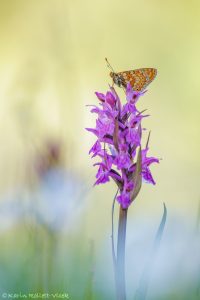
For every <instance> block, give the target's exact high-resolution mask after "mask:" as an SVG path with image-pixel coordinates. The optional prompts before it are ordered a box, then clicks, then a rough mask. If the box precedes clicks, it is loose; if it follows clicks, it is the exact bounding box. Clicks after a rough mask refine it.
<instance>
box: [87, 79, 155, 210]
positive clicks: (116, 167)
mask: <svg viewBox="0 0 200 300" xmlns="http://www.w3.org/2000/svg"><path fill="white" fill-rule="evenodd" d="M144 93H145V92H136V91H134V90H133V89H132V87H131V85H130V84H128V85H127V88H126V103H125V104H124V105H122V103H121V100H120V98H119V96H118V95H117V93H116V91H115V89H114V88H113V87H110V91H108V92H107V93H106V94H102V93H98V92H96V93H95V94H96V96H97V98H98V99H99V100H100V103H99V106H95V105H93V106H92V107H93V108H92V109H91V112H92V113H96V114H97V119H96V127H95V128H86V129H87V130H88V131H90V132H92V133H93V134H95V136H96V137H97V140H96V142H95V144H94V145H93V146H92V148H91V149H90V151H89V154H92V157H99V158H100V159H101V161H100V162H97V163H95V164H94V166H98V171H97V174H96V178H97V180H96V182H95V185H97V184H101V183H106V182H108V181H110V178H111V179H113V180H114V182H115V183H116V184H117V186H118V187H119V191H120V192H119V195H118V197H117V201H118V202H119V203H120V204H121V206H122V207H123V208H128V207H129V206H130V204H131V203H132V202H133V200H134V199H135V198H136V196H137V194H138V192H139V190H140V188H141V182H142V179H143V180H144V181H145V182H147V183H151V184H153V185H154V184H155V180H154V179H153V176H152V174H151V171H150V165H151V164H152V163H159V160H158V159H157V158H155V157H148V156H147V152H148V150H149V148H148V146H146V148H144V149H141V147H142V146H141V139H142V131H143V130H144V128H142V120H143V118H145V117H148V115H144V114H143V113H142V112H139V111H138V110H137V108H136V103H137V101H138V100H139V98H140V97H141V96H142V95H144Z"/></svg>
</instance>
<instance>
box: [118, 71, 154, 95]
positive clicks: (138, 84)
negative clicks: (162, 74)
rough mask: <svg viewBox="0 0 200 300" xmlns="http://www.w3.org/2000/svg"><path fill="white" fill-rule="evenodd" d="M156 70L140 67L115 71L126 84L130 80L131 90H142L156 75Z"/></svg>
mask: <svg viewBox="0 0 200 300" xmlns="http://www.w3.org/2000/svg"><path fill="white" fill-rule="evenodd" d="M156 74H157V70H156V69H154V68H141V69H136V70H131V71H125V72H119V73H116V75H117V76H119V77H120V78H121V79H123V82H124V83H125V84H124V85H125V86H126V85H127V84H128V82H130V84H131V86H132V88H133V90H135V91H143V90H144V89H145V88H146V87H147V86H148V85H149V84H150V83H151V82H152V81H153V80H154V78H155V77H156Z"/></svg>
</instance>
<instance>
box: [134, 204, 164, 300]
mask: <svg viewBox="0 0 200 300" xmlns="http://www.w3.org/2000/svg"><path fill="white" fill-rule="evenodd" d="M163 205H164V211H163V215H162V219H161V222H160V225H159V227H158V230H157V233H156V236H155V239H154V244H153V247H152V250H151V252H150V255H149V259H148V260H147V262H146V264H145V267H144V270H143V273H142V276H141V278H140V282H139V287H138V289H137V291H136V293H135V297H134V300H145V299H146V295H147V290H148V286H149V281H150V277H151V273H152V270H153V265H154V262H155V258H156V254H157V252H158V249H159V246H160V242H161V238H162V236H163V232H164V228H165V223H166V219H167V209H166V206H165V203H163Z"/></svg>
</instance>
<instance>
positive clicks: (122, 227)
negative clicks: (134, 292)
mask: <svg viewBox="0 0 200 300" xmlns="http://www.w3.org/2000/svg"><path fill="white" fill-rule="evenodd" d="M127 211H128V209H123V208H122V206H120V210H119V223H118V239H117V261H116V274H117V300H126V283H125V242H126V223H127Z"/></svg>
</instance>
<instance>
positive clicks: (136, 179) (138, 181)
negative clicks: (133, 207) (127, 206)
mask: <svg viewBox="0 0 200 300" xmlns="http://www.w3.org/2000/svg"><path fill="white" fill-rule="evenodd" d="M133 184H134V188H133V191H132V193H131V202H132V201H134V200H135V198H136V197H137V195H138V193H139V191H140V189H141V186H142V151H141V147H140V148H139V151H138V155H137V162H136V169H135V172H134V175H133Z"/></svg>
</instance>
